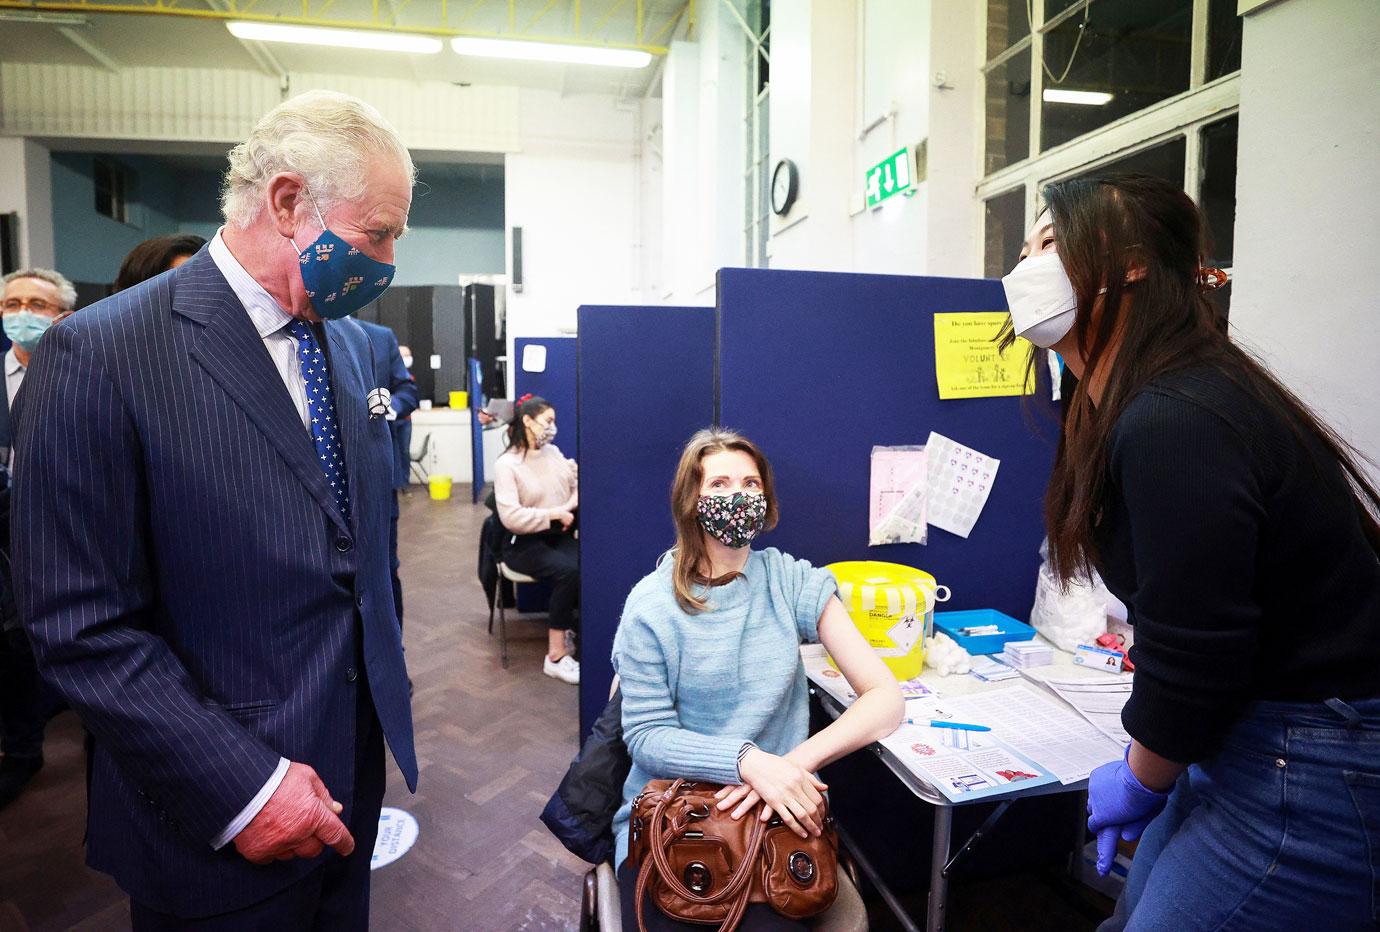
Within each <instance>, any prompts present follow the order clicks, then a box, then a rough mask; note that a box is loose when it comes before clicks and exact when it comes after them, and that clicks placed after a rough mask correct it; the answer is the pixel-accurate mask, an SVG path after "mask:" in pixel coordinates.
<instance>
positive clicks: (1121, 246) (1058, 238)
mask: <svg viewBox="0 0 1380 932" xmlns="http://www.w3.org/2000/svg"><path fill="white" fill-rule="evenodd" d="M1044 199H1045V203H1046V204H1047V205H1048V207H1049V210H1050V212H1051V214H1052V215H1053V220H1054V241H1055V245H1056V247H1057V248H1058V253H1059V259H1060V261H1061V262H1062V263H1063V265H1064V269H1065V271H1067V272H1068V276H1069V279H1070V280H1071V281H1072V282H1073V290H1074V294H1075V295H1076V296H1077V299H1078V311H1077V314H1076V319H1075V322H1074V328H1073V333H1074V336H1075V338H1076V340H1077V343H1078V351H1079V353H1080V355H1081V356H1082V358H1083V360H1084V372H1083V376H1084V377H1083V379H1082V380H1081V381H1080V382H1079V384H1078V386H1077V388H1076V389H1075V390H1074V394H1073V398H1072V399H1071V401H1070V403H1069V409H1068V415H1067V418H1066V420H1065V423H1064V430H1063V433H1062V435H1061V436H1060V440H1059V449H1058V452H1057V454H1056V456H1055V462H1054V471H1053V474H1052V475H1051V476H1050V480H1049V488H1048V490H1047V491H1046V493H1045V524H1046V527H1047V529H1048V533H1049V555H1050V564H1051V567H1052V568H1053V570H1054V572H1055V574H1056V575H1057V576H1058V577H1059V578H1060V579H1062V580H1069V579H1071V578H1073V577H1075V576H1077V575H1081V574H1084V573H1086V572H1087V571H1088V570H1090V569H1092V568H1094V567H1095V566H1096V565H1097V563H1098V554H1097V550H1096V547H1095V545H1094V540H1093V528H1094V525H1095V522H1096V519H1097V516H1098V514H1099V512H1100V511H1101V508H1102V504H1103V499H1104V493H1105V480H1106V475H1107V458H1108V450H1107V447H1108V439H1109V437H1110V434H1111V431H1112V428H1113V426H1114V425H1115V424H1116V422H1117V419H1118V418H1119V417H1120V416H1121V414H1122V412H1123V411H1124V410H1125V408H1126V406H1127V404H1129V403H1130V401H1131V399H1132V398H1133V397H1134V396H1135V395H1136V393H1137V392H1138V391H1139V390H1140V389H1141V388H1143V387H1144V386H1145V385H1146V384H1147V383H1148V382H1150V381H1151V380H1152V379H1154V378H1156V377H1157V376H1160V375H1163V374H1165V373H1167V372H1171V371H1173V370H1176V369H1182V368H1185V367H1188V366H1194V365H1200V364H1209V365H1212V366H1214V367H1216V368H1217V369H1218V370H1220V371H1222V372H1223V373H1225V374H1226V375H1227V377H1228V378H1230V379H1231V380H1232V381H1233V382H1234V383H1235V384H1237V385H1239V386H1240V387H1241V388H1242V389H1243V390H1245V391H1246V392H1247V393H1248V394H1249V395H1251V396H1252V397H1253V398H1255V399H1256V400H1257V401H1258V402H1259V403H1260V404H1262V405H1263V406H1264V407H1265V408H1266V409H1267V410H1268V411H1270V412H1271V413H1273V414H1274V415H1275V416H1277V417H1278V418H1280V419H1281V420H1282V421H1283V422H1284V423H1286V424H1287V425H1289V427H1290V429H1291V430H1292V431H1293V432H1294V434H1295V435H1296V436H1297V437H1299V439H1300V441H1301V442H1303V443H1304V445H1305V447H1306V448H1312V449H1317V448H1320V449H1321V450H1322V451H1323V453H1324V454H1325V455H1327V456H1328V457H1330V458H1332V459H1334V460H1335V461H1336V463H1337V464H1338V465H1340V467H1341V468H1342V470H1344V471H1345V473H1346V474H1347V476H1348V477H1349V478H1350V480H1351V483H1352V486H1353V490H1352V491H1353V495H1354V497H1355V503H1356V510H1357V512H1358V518H1359V520H1360V523H1361V525H1362V528H1363V530H1364V532H1365V535H1366V537H1367V539H1368V540H1369V541H1370V543H1371V545H1372V546H1373V547H1374V548H1375V549H1376V551H1377V552H1378V553H1380V522H1377V520H1376V514H1377V513H1380V494H1378V493H1377V492H1376V489H1375V487H1374V486H1373V485H1372V484H1371V483H1370V482H1369V481H1368V479H1367V478H1366V476H1365V474H1364V473H1363V472H1362V471H1361V469H1360V466H1359V462H1360V460H1361V456H1360V454H1359V453H1357V452H1356V451H1355V450H1354V449H1353V448H1352V447H1351V446H1350V445H1349V444H1348V443H1347V442H1346V441H1345V440H1343V439H1342V438H1341V437H1340V436H1338V434H1337V433H1336V431H1334V430H1333V429H1332V428H1331V427H1329V426H1328V425H1327V424H1325V423H1323V422H1322V420H1321V419H1319V418H1318V416H1317V415H1315V414H1314V413H1313V412H1312V411H1311V410H1310V409H1309V408H1308V406H1307V405H1305V404H1304V403H1303V402H1302V401H1300V400H1299V398H1298V397H1297V396H1296V395H1294V393H1293V392H1291V391H1290V390H1289V389H1288V388H1286V387H1285V386H1284V385H1283V384H1282V383H1281V382H1280V381H1279V380H1278V379H1277V378H1275V376H1273V375H1272V374H1271V373H1270V372H1269V371H1268V370H1267V369H1266V368H1265V367H1264V366H1263V365H1261V363H1260V362H1259V361H1258V360H1256V359H1255V358H1254V357H1253V356H1251V355H1250V354H1248V353H1247V352H1245V351H1244V350H1242V349H1241V348H1240V347H1239V346H1237V345H1236V344H1235V343H1233V342H1232V341H1231V340H1230V338H1229V337H1228V336H1227V333H1226V331H1225V328H1223V327H1222V324H1221V321H1220V318H1219V315H1218V313H1217V312H1216V311H1215V310H1214V308H1213V305H1212V304H1211V303H1210V302H1209V301H1208V300H1207V298H1206V296H1205V292H1204V287H1203V282H1202V280H1201V278H1200V275H1201V270H1200V263H1202V262H1203V261H1204V256H1206V255H1207V247H1208V243H1207V234H1206V225H1205V223H1204V221H1203V217H1202V213H1201V212H1200V211H1199V210H1198V207H1197V205H1195V204H1194V203H1193V201H1192V200H1191V199H1190V198H1189V197H1188V195H1186V194H1185V193H1184V192H1183V191H1181V190H1179V188H1177V187H1176V186H1174V185H1172V184H1170V183H1169V182H1167V181H1164V180H1162V179H1159V178H1154V177H1151V176H1149V175H1142V174H1115V175H1106V176H1103V177H1099V178H1092V179H1073V180H1069V181H1060V182H1056V183H1054V184H1051V185H1048V186H1047V187H1046V188H1045V189H1044ZM1133 272H1134V274H1135V275H1136V276H1139V277H1137V279H1136V280H1135V281H1134V282H1129V283H1128V280H1127V279H1128V276H1131V275H1132V274H1133ZM1103 287H1105V288H1106V293H1105V295H1104V296H1103V303H1102V306H1101V308H1100V310H1099V311H1098V312H1097V313H1094V307H1093V305H1094V302H1095V301H1096V299H1097V297H1098V293H1099V291H1100V289H1102V288H1103ZM1125 295H1130V296H1131V300H1130V301H1129V302H1127V304H1126V305H1125V306H1123V305H1122V297H1123V296H1125ZM1115 340H1119V343H1118V344H1117V345H1116V346H1115V347H1114V348H1113V343H1114V341H1115ZM1109 348H1112V350H1111V351H1113V352H1114V353H1115V360H1114V362H1113V363H1112V364H1111V365H1109V366H1107V369H1106V371H1105V372H1099V368H1098V367H1099V364H1100V363H1102V362H1103V360H1104V358H1106V357H1107V354H1108V352H1109ZM1093 373H1099V377H1105V379H1106V381H1105V384H1104V385H1103V388H1102V397H1101V399H1100V400H1099V402H1098V404H1097V405H1096V406H1094V405H1093V403H1092V399H1091V398H1090V397H1089V395H1088V383H1089V382H1090V381H1091V377H1092V375H1093Z"/></svg>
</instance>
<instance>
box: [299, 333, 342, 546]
mask: <svg viewBox="0 0 1380 932" xmlns="http://www.w3.org/2000/svg"><path fill="white" fill-rule="evenodd" d="M287 332H288V333H290V334H292V336H293V337H294V338H295V339H296V340H297V362H298V365H299V367H300V368H301V371H302V381H303V382H304V383H306V386H307V408H308V410H309V411H310V412H311V417H310V418H309V421H310V427H311V439H312V441H313V442H314V443H315V444H316V457H317V459H318V460H320V462H321V471H322V472H323V473H325V474H326V482H327V483H328V484H329V485H330V488H331V494H332V495H334V496H335V503H336V506H337V507H339V508H340V513H341V514H342V515H344V516H345V519H346V520H347V521H348V520H349V518H350V488H349V477H348V476H347V475H346V472H345V457H344V455H342V454H341V452H340V429H339V425H338V424H337V423H336V420H335V396H334V395H333V394H332V393H331V377H330V373H329V372H327V370H326V357H325V356H324V355H322V353H321V344H319V343H317V342H316V334H315V333H313V332H312V329H311V325H310V324H308V323H307V322H306V321H302V320H294V321H293V322H292V323H290V324H288V325H287Z"/></svg>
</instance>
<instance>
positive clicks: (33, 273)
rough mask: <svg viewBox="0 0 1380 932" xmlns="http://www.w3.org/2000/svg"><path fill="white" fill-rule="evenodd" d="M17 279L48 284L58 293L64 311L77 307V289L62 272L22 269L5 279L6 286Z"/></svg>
mask: <svg viewBox="0 0 1380 932" xmlns="http://www.w3.org/2000/svg"><path fill="white" fill-rule="evenodd" d="M16 278H36V279H38V280H39V281H43V282H47V283H48V284H50V285H52V286H53V287H54V288H56V289H57V291H58V303H60V304H61V305H62V309H63V310H64V311H70V310H72V308H74V307H76V306H77V289H76V286H74V285H73V284H72V283H71V282H69V281H68V280H67V276H66V275H63V274H62V273H61V272H54V271H53V270H52V269H20V270H19V271H18V272H11V273H10V274H8V275H6V276H5V278H4V284H6V285H8V284H9V283H10V282H12V281H14V280H15V279H16Z"/></svg>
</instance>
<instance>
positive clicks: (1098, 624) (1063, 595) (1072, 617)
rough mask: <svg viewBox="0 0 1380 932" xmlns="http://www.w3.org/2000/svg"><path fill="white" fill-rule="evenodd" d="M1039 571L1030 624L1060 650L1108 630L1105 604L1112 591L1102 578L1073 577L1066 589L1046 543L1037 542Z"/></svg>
mask: <svg viewBox="0 0 1380 932" xmlns="http://www.w3.org/2000/svg"><path fill="white" fill-rule="evenodd" d="M1040 556H1041V557H1042V558H1043V559H1042V560H1041V561H1040V573H1039V577H1038V579H1037V580H1036V582H1035V605H1034V607H1033V608H1031V610H1030V624H1031V625H1032V626H1033V627H1034V628H1035V630H1036V631H1038V632H1039V633H1040V634H1041V635H1043V636H1044V638H1045V639H1046V640H1048V641H1052V642H1053V643H1054V645H1055V646H1056V647H1058V648H1059V649H1060V650H1067V651H1072V650H1073V649H1074V648H1075V647H1077V646H1078V645H1079V644H1091V643H1093V642H1094V641H1096V640H1097V638H1098V637H1099V636H1101V635H1103V634H1105V633H1106V632H1107V604H1108V601H1109V599H1110V598H1111V593H1110V592H1108V591H1107V587H1106V586H1105V585H1104V584H1103V582H1102V580H1101V578H1099V577H1098V575H1097V574H1096V573H1093V575H1092V578H1091V579H1074V580H1071V581H1070V582H1069V585H1068V591H1064V588H1063V587H1062V586H1061V585H1060V584H1059V580H1058V579H1056V578H1055V576H1054V571H1053V570H1052V569H1050V565H1049V550H1048V544H1042V545H1041V546H1040Z"/></svg>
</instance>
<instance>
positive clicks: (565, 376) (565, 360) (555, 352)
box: [511, 337, 580, 612]
mask: <svg viewBox="0 0 1380 932" xmlns="http://www.w3.org/2000/svg"><path fill="white" fill-rule="evenodd" d="M532 344H537V345H540V346H544V347H546V367H545V369H543V370H542V371H541V372H527V371H525V370H524V369H523V368H522V351H523V348H524V347H526V346H529V345H532ZM514 350H515V353H514V359H513V361H512V363H511V365H512V368H513V370H514V372H515V373H516V374H515V375H514V387H515V389H516V392H517V393H516V394H515V395H514V396H513V397H514V398H521V397H522V396H523V395H526V394H528V393H531V394H533V395H537V396H539V397H541V398H545V399H546V400H547V401H549V402H551V406H552V407H553V408H555V409H556V428H557V436H556V446H557V447H558V448H559V449H560V451H561V453H563V454H564V455H565V456H566V457H568V458H569V459H573V460H576V461H578V460H579V458H580V439H579V431H577V430H576V429H575V421H576V400H575V354H576V350H575V338H574V337H522V338H520V339H518V340H516V341H515V342H514ZM550 599H551V587H550V586H547V585H546V584H545V583H540V584H536V585H527V586H518V587H517V606H518V611H520V612H544V611H546V605H547V603H548V602H549V601H550Z"/></svg>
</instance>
